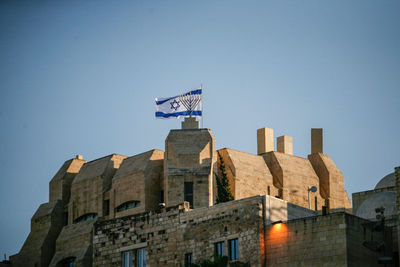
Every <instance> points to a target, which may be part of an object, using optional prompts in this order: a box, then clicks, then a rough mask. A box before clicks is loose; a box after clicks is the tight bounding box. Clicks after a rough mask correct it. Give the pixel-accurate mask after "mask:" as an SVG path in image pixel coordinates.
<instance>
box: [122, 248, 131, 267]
mask: <svg viewBox="0 0 400 267" xmlns="http://www.w3.org/2000/svg"><path fill="white" fill-rule="evenodd" d="M122 267H132V251H125V252H123V253H122Z"/></svg>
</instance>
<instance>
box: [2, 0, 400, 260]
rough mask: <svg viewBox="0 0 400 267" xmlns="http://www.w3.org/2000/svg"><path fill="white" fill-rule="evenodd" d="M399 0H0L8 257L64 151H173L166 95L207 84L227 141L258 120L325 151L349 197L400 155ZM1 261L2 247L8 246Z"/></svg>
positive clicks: (212, 111) (219, 136) (303, 148)
mask: <svg viewBox="0 0 400 267" xmlns="http://www.w3.org/2000/svg"><path fill="white" fill-rule="evenodd" d="M399 11H400V2H399V1H389V0H381V1H378V0H359V1H352V0H350V1H349V0H343V1H341V0H338V1H324V0H323V1H321V0H314V1H311V0H304V1H299V0H297V1H294V0H293V1H281V0H279V1H278V0H276V1H265V0H263V1H231V0H230V1H222V0H221V1H98V0H96V1H65V0H62V1H8V0H6V1H4V0H3V1H0V123H1V131H0V140H1V141H0V152H1V153H0V168H1V185H0V211H1V214H2V216H0V255H3V254H4V253H7V255H9V254H14V253H17V252H18V251H19V249H20V248H21V246H22V244H23V242H24V240H25V239H26V237H27V235H28V233H29V229H30V218H31V216H32V215H33V214H34V212H35V211H36V209H37V208H38V207H39V205H40V204H41V203H44V202H47V201H48V184H49V181H50V180H51V178H52V177H53V176H54V174H55V173H56V172H57V170H58V169H59V168H60V167H61V165H62V164H63V163H64V161H66V160H68V159H70V158H73V157H74V156H75V155H76V154H82V155H83V157H84V158H85V159H86V160H93V159H96V158H99V157H102V156H105V155H108V154H111V153H120V154H124V155H127V156H132V155H135V154H138V153H141V152H144V151H147V150H150V149H153V148H158V149H163V150H164V141H165V138H166V136H167V134H168V131H169V130H170V129H174V128H179V127H180V121H178V120H156V119H155V118H154V111H155V104H154V98H155V97H169V96H173V95H177V94H179V93H183V92H185V91H186V90H189V89H194V88H196V87H199V86H200V84H203V87H204V88H205V89H204V115H205V117H204V126H205V127H207V128H210V129H211V130H212V132H213V134H214V136H215V138H216V142H217V148H223V147H230V148H234V149H238V150H242V151H246V152H251V153H256V130H257V128H261V127H270V128H273V129H274V130H275V136H280V135H290V136H293V140H294V154H295V155H298V156H302V157H306V156H307V155H308V154H309V152H310V128H313V127H314V128H315V127H317V128H319V127H322V128H324V134H325V135H324V145H325V153H326V154H329V155H330V156H331V157H332V158H333V160H334V161H335V163H336V164H337V165H338V167H339V168H340V169H341V170H342V172H343V173H344V175H345V184H346V188H347V190H348V193H349V194H351V193H353V192H358V191H363V190H367V189H372V188H373V187H374V186H375V184H376V183H377V182H378V180H379V179H380V178H381V177H383V176H384V175H386V174H388V173H390V172H392V171H393V168H394V167H395V166H398V165H400V141H399V132H400V123H399V120H400V119H399V118H400V87H399V85H400V52H399V48H400V34H399V29H400V16H399ZM1 259H2V257H1Z"/></svg>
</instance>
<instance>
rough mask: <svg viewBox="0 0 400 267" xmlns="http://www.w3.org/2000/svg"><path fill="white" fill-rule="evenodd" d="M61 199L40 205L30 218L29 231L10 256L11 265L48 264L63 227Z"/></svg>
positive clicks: (35, 265)
mask: <svg viewBox="0 0 400 267" xmlns="http://www.w3.org/2000/svg"><path fill="white" fill-rule="evenodd" d="M62 206H63V205H62V201H61V200H56V201H52V202H49V203H45V204H42V205H40V207H39V208H38V210H37V211H36V213H35V214H34V215H33V217H32V219H31V232H30V233H29V236H28V238H27V239H26V241H25V243H24V245H23V246H22V248H21V250H20V252H19V253H18V254H16V255H13V256H11V257H10V261H11V263H12V265H13V266H26V267H31V266H32V267H39V266H40V267H42V266H43V267H44V266H46V267H47V266H48V265H49V263H50V261H51V258H52V257H53V255H54V250H55V243H56V239H57V236H58V234H59V233H60V231H61V229H62V227H63V221H64V220H63V207H62Z"/></svg>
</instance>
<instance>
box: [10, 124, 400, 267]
mask: <svg viewBox="0 0 400 267" xmlns="http://www.w3.org/2000/svg"><path fill="white" fill-rule="evenodd" d="M311 139H312V140H311V153H310V155H309V156H308V157H307V158H302V157H297V156H294V155H293V140H292V138H291V137H290V136H281V137H278V138H277V149H276V150H275V148H274V137H273V130H272V129H268V128H262V129H259V130H257V148H258V149H257V151H258V152H257V155H255V154H250V153H246V152H241V151H237V150H234V149H230V148H223V149H219V150H216V143H215V139H214V136H213V135H212V133H211V131H210V130H209V129H199V127H198V123H197V122H196V121H195V119H194V118H186V119H185V121H184V122H182V129H180V130H171V131H170V133H169V135H168V136H167V138H166V141H165V151H161V150H156V149H155V150H151V151H148V152H144V153H142V154H139V155H135V156H131V157H128V156H123V155H118V154H112V155H109V156H106V157H103V158H100V159H96V160H93V161H90V162H86V161H85V160H84V159H83V158H82V157H81V156H77V157H76V158H75V159H71V160H68V161H66V162H65V163H64V164H63V166H62V167H61V168H60V170H59V171H58V172H57V173H56V175H55V176H54V177H53V179H52V180H51V181H50V186H49V189H50V197H49V202H48V203H45V204H42V205H41V206H40V207H39V208H38V210H37V211H36V213H35V214H34V216H33V217H32V220H31V232H30V234H29V236H28V237H27V239H26V241H25V243H24V244H23V246H22V248H21V250H20V252H19V253H18V254H16V255H13V256H11V257H10V261H11V265H12V266H32V267H39V266H53V267H59V266H188V264H189V263H193V262H198V261H199V260H202V259H207V258H209V257H210V256H212V255H214V254H218V255H226V256H228V258H229V260H230V263H233V262H236V261H241V262H248V263H250V264H251V266H377V259H378V258H379V257H381V256H393V255H394V254H393V253H396V251H397V248H398V246H397V243H396V242H397V239H394V238H393V233H395V234H396V235H397V232H394V231H393V228H391V227H386V228H385V227H383V228H382V231H377V230H376V228H374V227H369V226H370V223H371V221H370V220H368V219H370V218H366V219H363V218H359V217H356V216H354V215H351V214H350V213H349V212H351V209H352V206H351V203H350V200H349V198H348V195H347V193H346V191H345V188H344V177H343V174H342V173H341V172H340V170H339V169H338V168H337V166H336V165H335V164H334V162H333V160H332V159H331V158H330V157H329V156H328V155H326V154H323V146H322V144H323V140H322V129H312V134H311ZM221 160H223V161H224V163H225V171H226V173H227V178H228V180H229V184H230V191H231V193H232V195H233V196H234V200H233V201H229V202H225V203H220V204H217V203H216V196H217V194H218V192H217V187H216V175H215V174H217V173H219V172H220V166H221ZM315 189H316V190H315ZM357 203H358V202H357ZM357 205H358V204H357ZM357 207H358V206H357ZM392 225H394V224H392ZM389 226H390V225H389ZM383 233H385V235H383ZM367 239H368V240H369V239H373V240H375V241H377V242H378V241H379V242H381V243H384V244H385V251H384V252H382V251H375V252H373V251H371V250H370V249H369V248H367V247H365V246H363V242H365V241H366V240H367ZM394 240H396V241H394ZM387 266H394V264H392V265H387Z"/></svg>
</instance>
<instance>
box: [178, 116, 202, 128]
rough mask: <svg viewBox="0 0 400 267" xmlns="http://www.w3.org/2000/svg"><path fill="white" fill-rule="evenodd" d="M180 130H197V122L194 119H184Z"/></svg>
mask: <svg viewBox="0 0 400 267" xmlns="http://www.w3.org/2000/svg"><path fill="white" fill-rule="evenodd" d="M182 129H199V122H198V121H197V120H196V118H195V117H186V118H185V120H184V121H182Z"/></svg>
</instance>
